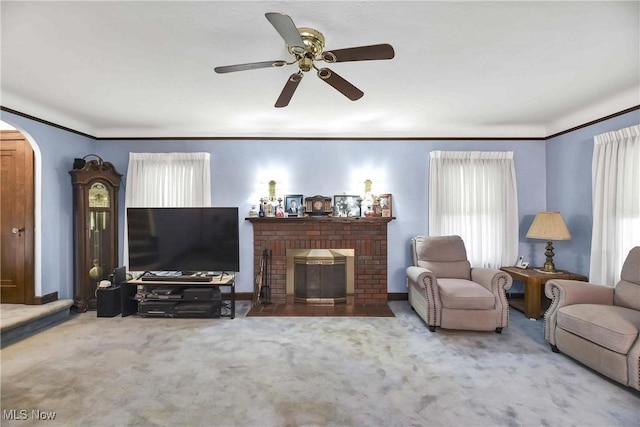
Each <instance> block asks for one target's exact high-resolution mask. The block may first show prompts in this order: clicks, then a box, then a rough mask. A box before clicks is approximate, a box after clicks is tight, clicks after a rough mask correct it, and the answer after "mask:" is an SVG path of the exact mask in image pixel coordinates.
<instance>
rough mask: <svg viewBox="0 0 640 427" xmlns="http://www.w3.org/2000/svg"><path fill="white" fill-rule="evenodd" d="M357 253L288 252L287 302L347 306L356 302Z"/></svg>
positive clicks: (346, 251) (314, 250) (344, 250)
mask: <svg viewBox="0 0 640 427" xmlns="http://www.w3.org/2000/svg"><path fill="white" fill-rule="evenodd" d="M353 256H354V250H353V249H289V250H287V278H286V279H287V300H292V302H294V303H306V304H330V305H333V304H344V303H347V302H348V301H349V299H352V298H353V287H354V286H353V281H354V275H353Z"/></svg>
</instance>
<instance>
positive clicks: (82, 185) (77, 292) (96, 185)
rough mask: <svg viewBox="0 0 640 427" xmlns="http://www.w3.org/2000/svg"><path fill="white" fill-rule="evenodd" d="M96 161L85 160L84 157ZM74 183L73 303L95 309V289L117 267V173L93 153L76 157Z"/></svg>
mask: <svg viewBox="0 0 640 427" xmlns="http://www.w3.org/2000/svg"><path fill="white" fill-rule="evenodd" d="M90 156H92V157H96V158H97V160H90V161H86V160H85V159H86V158H87V157H90ZM69 174H71V185H72V186H73V306H71V309H72V310H73V311H75V312H79V313H82V312H85V311H87V310H89V309H90V310H95V309H96V307H97V301H96V290H97V288H98V284H99V283H100V281H101V280H108V279H109V276H110V275H111V273H112V272H113V270H114V269H115V268H116V267H118V190H119V188H120V179H121V177H122V175H120V174H119V173H118V172H117V171H116V169H115V168H114V167H113V165H112V164H111V163H109V162H104V161H103V160H102V159H101V158H100V157H98V156H96V155H95V154H89V155H87V156H85V157H84V158H82V159H75V161H74V163H73V170H72V171H69Z"/></svg>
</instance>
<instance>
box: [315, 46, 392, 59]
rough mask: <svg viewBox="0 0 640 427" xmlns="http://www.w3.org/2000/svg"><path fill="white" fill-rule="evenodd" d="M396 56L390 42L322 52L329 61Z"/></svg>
mask: <svg viewBox="0 0 640 427" xmlns="http://www.w3.org/2000/svg"><path fill="white" fill-rule="evenodd" d="M394 56H395V52H394V50H393V47H392V46H391V45H390V44H386V43H385V44H373V45H370V46H359V47H350V48H347V49H337V50H329V51H326V52H324V53H323V54H322V59H324V60H325V61H327V62H346V61H370V60H376V59H391V58H393V57H394Z"/></svg>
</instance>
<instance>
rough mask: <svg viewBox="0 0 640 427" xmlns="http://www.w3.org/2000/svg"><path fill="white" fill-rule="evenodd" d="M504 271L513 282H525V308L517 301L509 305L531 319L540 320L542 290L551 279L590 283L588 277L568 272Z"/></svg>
mask: <svg viewBox="0 0 640 427" xmlns="http://www.w3.org/2000/svg"><path fill="white" fill-rule="evenodd" d="M501 270H502V271H506V272H507V273H509V275H510V276H511V278H512V279H513V280H520V281H522V282H524V306H520V304H518V303H517V302H516V301H513V302H512V301H509V305H510V306H511V307H513V308H515V309H516V310H519V311H522V312H523V313H524V315H525V316H527V317H528V318H530V319H539V318H541V317H542V315H543V314H544V312H543V311H542V290H543V287H544V284H545V283H547V281H548V280H551V279H569V280H581V281H583V282H586V281H588V280H589V279H587V277H586V276H583V275H581V274H576V273H570V272H568V271H562V270H560V271H558V272H557V273H542V272H540V271H537V270H535V269H533V268H527V269H524V268H518V267H503V268H501Z"/></svg>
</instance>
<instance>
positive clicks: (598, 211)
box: [589, 126, 640, 286]
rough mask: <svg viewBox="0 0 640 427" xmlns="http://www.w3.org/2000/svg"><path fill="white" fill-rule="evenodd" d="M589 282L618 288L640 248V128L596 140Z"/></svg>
mask: <svg viewBox="0 0 640 427" xmlns="http://www.w3.org/2000/svg"><path fill="white" fill-rule="evenodd" d="M591 174H592V175H591V176H592V181H593V188H592V191H593V230H592V233H591V264H590V269H589V280H590V281H592V282H595V283H601V284H606V285H610V286H614V285H615V284H616V283H618V281H619V280H620V271H621V270H622V264H623V263H624V260H625V259H626V257H627V255H628V254H629V251H630V250H631V249H632V248H633V247H634V246H637V245H638V244H640V243H639V242H640V126H632V127H629V128H626V129H621V130H619V131H614V132H608V133H605V134H602V135H596V136H595V137H594V146H593V163H592V168H591Z"/></svg>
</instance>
